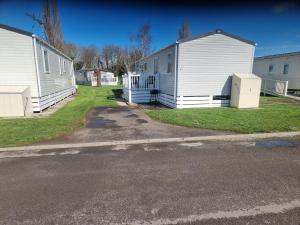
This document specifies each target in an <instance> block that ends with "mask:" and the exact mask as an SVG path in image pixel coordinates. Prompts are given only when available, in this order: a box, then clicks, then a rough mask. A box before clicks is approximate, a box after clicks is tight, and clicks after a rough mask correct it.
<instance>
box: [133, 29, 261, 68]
mask: <svg viewBox="0 0 300 225" xmlns="http://www.w3.org/2000/svg"><path fill="white" fill-rule="evenodd" d="M214 34H223V35H225V36H227V37H231V38H233V39H236V40H239V41H242V42H245V43H247V44H250V45H254V46H256V42H254V41H249V40H247V39H244V38H241V37H239V36H237V35H234V34H230V33H227V32H224V31H223V30H222V29H216V30H215V31H211V32H208V33H205V34H201V35H197V36H195V37H191V38H187V39H183V40H177V41H176V42H175V43H173V44H170V45H168V46H166V47H164V48H162V49H160V50H158V51H156V52H154V53H152V54H151V55H148V56H146V57H144V58H142V59H139V60H137V61H136V62H139V61H143V60H145V59H147V58H150V57H152V56H154V55H155V54H157V53H159V52H161V51H163V50H166V49H168V48H170V47H172V46H174V45H176V44H181V43H185V42H188V41H192V40H196V39H199V38H204V37H207V36H210V35H214Z"/></svg>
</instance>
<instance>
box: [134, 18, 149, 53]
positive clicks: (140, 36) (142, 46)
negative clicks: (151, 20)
mask: <svg viewBox="0 0 300 225" xmlns="http://www.w3.org/2000/svg"><path fill="white" fill-rule="evenodd" d="M131 39H132V40H134V41H135V42H136V44H137V48H138V49H139V51H141V52H142V57H145V56H147V55H148V54H149V53H150V51H151V43H152V36H151V26H150V24H148V23H146V24H144V25H142V26H141V27H140V28H139V29H138V32H137V34H136V35H134V36H133V37H132V38H131Z"/></svg>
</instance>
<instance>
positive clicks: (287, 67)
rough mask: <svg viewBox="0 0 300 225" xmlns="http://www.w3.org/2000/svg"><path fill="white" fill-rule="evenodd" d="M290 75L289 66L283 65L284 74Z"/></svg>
mask: <svg viewBox="0 0 300 225" xmlns="http://www.w3.org/2000/svg"><path fill="white" fill-rule="evenodd" d="M288 73H289V64H284V65H283V74H288Z"/></svg>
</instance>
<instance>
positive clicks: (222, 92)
mask: <svg viewBox="0 0 300 225" xmlns="http://www.w3.org/2000/svg"><path fill="white" fill-rule="evenodd" d="M254 50H255V43H254V42H252V41H248V40H245V39H243V38H240V37H237V36H235V35H232V34H229V33H226V32H224V31H222V30H220V29H218V30H216V31H214V32H209V33H206V34H204V35H200V36H197V37H194V38H190V39H187V40H179V41H177V42H176V43H174V44H171V45H169V46H168V47H166V48H163V49H161V50H159V51H158V52H155V53H154V54H152V55H150V56H148V57H146V58H144V59H141V60H140V61H138V62H137V63H136V73H137V75H130V77H131V78H130V79H129V78H128V76H125V77H124V80H123V86H124V88H123V92H124V94H123V96H124V98H126V99H129V100H131V101H132V102H149V101H150V98H151V94H150V93H149V91H147V90H148V89H158V90H159V94H158V101H159V102H161V103H163V104H165V105H168V106H170V107H173V108H190V107H213V106H221V105H229V104H230V95H231V76H232V75H233V74H234V73H241V74H249V73H252V66H253V58H254ZM128 80H131V81H128ZM124 83H125V84H124ZM129 89H132V90H135V91H132V92H131V93H129V91H128V90H129Z"/></svg>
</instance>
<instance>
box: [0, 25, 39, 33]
mask: <svg viewBox="0 0 300 225" xmlns="http://www.w3.org/2000/svg"><path fill="white" fill-rule="evenodd" d="M0 28H3V29H5V30H9V31H13V32H16V33H19V34H23V35H26V36H32V35H33V33H31V32H28V31H25V30H21V29H19V28H15V27H11V26H8V25H5V24H1V23H0Z"/></svg>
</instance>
